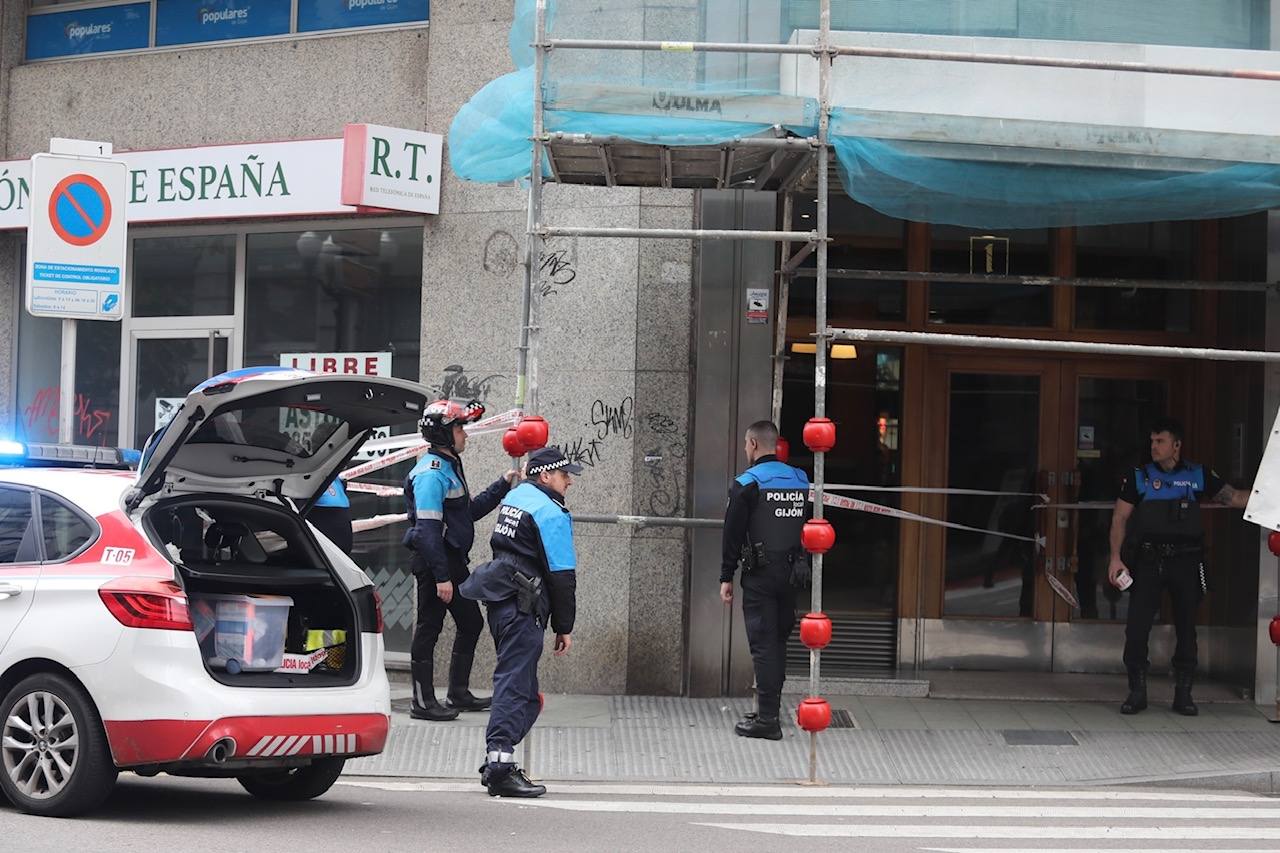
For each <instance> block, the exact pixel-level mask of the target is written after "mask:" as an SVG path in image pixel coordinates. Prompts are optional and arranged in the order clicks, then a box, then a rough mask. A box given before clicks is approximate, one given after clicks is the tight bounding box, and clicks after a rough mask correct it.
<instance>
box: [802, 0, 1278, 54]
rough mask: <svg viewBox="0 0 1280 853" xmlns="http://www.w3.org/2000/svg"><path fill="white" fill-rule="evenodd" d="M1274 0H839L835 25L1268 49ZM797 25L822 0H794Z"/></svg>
mask: <svg viewBox="0 0 1280 853" xmlns="http://www.w3.org/2000/svg"><path fill="white" fill-rule="evenodd" d="M1270 21H1271V15H1270V4H1269V2H1268V0H1129V2H1127V3H1116V2H1114V0H988V2H957V0H913V2H910V3H901V2H899V3H893V2H886V0H832V3H831V28H832V29H834V30H862V31H871V32H891V33H922V34H935V35H957V36H994V37H1003V38H1025V39H1054V40H1058V41H1098V42H1124V43H1130V44H1132V43H1136V44H1168V45H1181V46H1186V47H1225V48H1243V49H1247V48H1254V49H1261V50H1265V49H1266V48H1267V47H1268V45H1269V37H1270ZM783 22H784V35H783V41H785V40H786V37H787V34H789V31H790V28H793V27H794V28H805V29H817V28H818V0H793V2H790V3H788V4H786V7H785V11H784V13H783Z"/></svg>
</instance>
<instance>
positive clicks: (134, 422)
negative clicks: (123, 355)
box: [125, 327, 233, 448]
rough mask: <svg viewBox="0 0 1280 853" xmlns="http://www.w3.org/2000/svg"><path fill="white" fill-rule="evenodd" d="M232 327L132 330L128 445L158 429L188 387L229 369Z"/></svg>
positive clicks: (139, 444) (142, 441)
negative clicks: (130, 403) (129, 438)
mask: <svg viewBox="0 0 1280 853" xmlns="http://www.w3.org/2000/svg"><path fill="white" fill-rule="evenodd" d="M231 339H232V329H231V327H226V328H210V329H183V330H163V331H159V330H152V331H136V332H133V333H132V334H131V335H130V341H129V346H130V351H129V356H130V358H129V371H128V372H129V382H128V386H127V391H128V393H127V395H126V396H125V399H131V400H132V401H133V404H132V406H131V407H130V408H129V413H128V414H129V415H130V419H129V420H130V430H129V432H128V433H127V434H128V436H130V437H131V439H132V441H133V445H132V446H133V447H138V448H141V447H142V446H143V445H144V444H145V443H146V440H147V438H148V437H149V436H150V435H151V433H152V432H154V431H155V430H157V429H159V428H160V427H162V426H164V425H165V424H166V423H168V422H169V419H170V418H171V417H172V416H173V413H174V411H175V410H176V409H177V407H178V406H179V405H180V404H181V403H182V401H183V399H184V398H185V397H186V396H187V394H188V392H190V391H191V389H192V388H194V387H195V386H197V385H199V384H200V383H201V382H203V381H204V380H206V379H208V378H209V377H210V376H216V375H217V374H219V373H222V372H224V371H226V370H228V369H230V368H231V367H232V366H233V365H232V363H231V358H232V355H231V353H232V352H233V347H232V346H231Z"/></svg>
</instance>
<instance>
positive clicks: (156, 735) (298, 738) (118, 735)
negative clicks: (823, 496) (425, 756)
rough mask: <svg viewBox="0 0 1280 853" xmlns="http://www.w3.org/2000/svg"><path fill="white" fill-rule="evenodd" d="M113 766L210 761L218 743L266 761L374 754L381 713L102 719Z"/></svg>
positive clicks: (382, 740) (230, 752)
mask: <svg viewBox="0 0 1280 853" xmlns="http://www.w3.org/2000/svg"><path fill="white" fill-rule="evenodd" d="M103 726H104V727H105V728H106V731H107V740H108V742H109V743H110V744H111V754H112V756H113V757H114V759H115V763H116V765H117V766H119V767H136V766H142V765H151V764H174V763H184V762H192V763H196V764H210V765H212V764H214V763H215V762H214V761H213V759H212V758H211V757H210V752H211V751H212V750H213V748H214V746H215V745H217V744H219V743H223V745H224V746H225V747H226V751H225V755H224V756H223V757H222V758H221V760H220V761H218V762H217V763H224V762H227V761H234V762H241V761H270V760H278V759H286V758H287V759H305V758H314V757H343V758H354V757H357V756H361V755H376V754H378V753H379V752H382V749H383V747H384V746H386V743H387V733H388V731H390V727H391V720H390V718H389V717H388V716H386V715H385V714H315V715H306V716H281V717H222V718H220V719H216V720H104V721H103Z"/></svg>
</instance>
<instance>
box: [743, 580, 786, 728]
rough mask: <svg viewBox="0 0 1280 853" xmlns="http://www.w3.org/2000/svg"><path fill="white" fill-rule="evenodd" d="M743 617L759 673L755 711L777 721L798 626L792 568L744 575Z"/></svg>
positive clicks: (753, 659) (757, 673) (753, 658)
mask: <svg viewBox="0 0 1280 853" xmlns="http://www.w3.org/2000/svg"><path fill="white" fill-rule="evenodd" d="M742 617H743V621H744V622H745V623H746V627H747V645H748V646H749V647H750V649H751V660H752V662H753V663H754V664H755V669H756V711H757V713H758V714H759V715H760V716H761V717H763V718H766V719H777V718H778V713H779V710H780V707H781V704H782V685H783V682H784V681H785V680H786V677H787V638H788V637H790V636H791V631H792V629H793V628H795V624H796V589H795V587H794V586H792V585H791V568H790V567H789V566H788V567H786V569H785V571H784V570H780V569H756V570H755V571H750V572H745V573H743V575H742Z"/></svg>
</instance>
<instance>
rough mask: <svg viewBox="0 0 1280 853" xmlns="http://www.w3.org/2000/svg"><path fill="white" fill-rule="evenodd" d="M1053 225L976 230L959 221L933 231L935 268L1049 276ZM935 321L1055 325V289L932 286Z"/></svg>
mask: <svg viewBox="0 0 1280 853" xmlns="http://www.w3.org/2000/svg"><path fill="white" fill-rule="evenodd" d="M1050 233H1051V232H1050V231H1049V230H1048V229H1044V228H1041V229H1034V230H1026V231H999V232H995V233H991V232H986V231H974V230H972V229H969V228H960V227H958V226H954V225H936V226H934V227H933V229H932V241H931V245H932V253H931V256H930V266H929V269H930V271H931V272H950V273H966V274H967V273H977V274H992V275H1048V274H1049V273H1050V272H1051V271H1052V260H1051V257H1050V251H1049V235H1050ZM929 322H930V323H954V324H962V325H968V326H980V325H998V326H1051V325H1053V293H1052V288H1048V287H1026V286H1024V285H1019V284H962V283H956V282H932V283H930V285H929Z"/></svg>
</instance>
